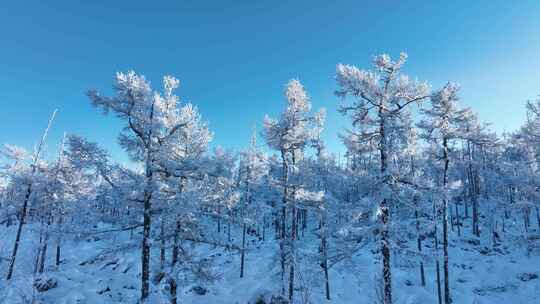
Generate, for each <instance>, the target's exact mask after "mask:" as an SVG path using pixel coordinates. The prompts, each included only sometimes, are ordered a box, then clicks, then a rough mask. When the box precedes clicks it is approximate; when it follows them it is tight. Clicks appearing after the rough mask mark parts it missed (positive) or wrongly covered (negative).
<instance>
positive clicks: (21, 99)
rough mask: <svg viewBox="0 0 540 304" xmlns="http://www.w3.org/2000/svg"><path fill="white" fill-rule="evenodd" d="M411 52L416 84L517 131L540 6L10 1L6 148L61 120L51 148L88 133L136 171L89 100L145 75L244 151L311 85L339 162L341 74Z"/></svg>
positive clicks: (0, 55) (1, 95) (532, 88)
mask: <svg viewBox="0 0 540 304" xmlns="http://www.w3.org/2000/svg"><path fill="white" fill-rule="evenodd" d="M402 50H403V51H406V52H407V53H408V54H409V63H408V64H407V66H406V67H405V71H406V72H407V73H409V74H410V75H412V76H415V77H418V78H419V79H421V80H427V81H429V82H430V83H431V84H432V85H433V87H434V88H437V87H440V86H441V85H443V84H444V83H445V82H446V81H448V80H452V81H456V82H459V83H460V84H461V85H462V102H463V104H465V105H468V106H472V107H473V108H474V110H475V111H476V112H478V113H479V115H480V118H481V119H482V120H483V121H488V122H491V123H493V126H494V128H495V129H496V130H497V131H499V132H500V131H503V130H514V129H516V128H517V127H519V125H520V124H521V122H522V121H523V119H524V108H523V105H524V103H525V101H526V100H528V99H533V98H535V97H536V96H537V95H538V94H540V1H487V0H486V1H359V0H351V1H105V0H99V1H98V0H94V1H82V0H81V1H74V0H70V1H25V0H18V1H2V4H0V103H1V104H2V110H1V111H0V126H1V132H0V143H6V142H9V143H12V144H17V145H21V146H25V147H27V148H30V147H32V145H33V144H35V143H36V141H37V140H38V138H39V136H40V133H41V132H42V130H43V128H44V125H45V124H46V121H47V118H48V116H49V114H50V113H51V112H52V110H53V109H55V108H58V109H59V113H58V119H57V121H56V123H55V125H54V127H53V131H52V133H51V141H50V145H51V146H53V145H54V144H55V143H57V142H58V140H59V139H60V138H61V136H62V133H63V132H65V131H66V132H71V133H78V134H81V135H84V136H87V137H88V138H90V139H91V140H94V141H97V142H99V143H100V144H101V145H102V146H104V147H105V148H107V149H108V150H109V151H110V152H111V154H113V156H115V157H116V158H117V159H119V160H120V161H125V160H126V157H125V154H124V153H123V152H122V151H121V150H120V148H119V147H118V145H117V144H116V136H117V134H118V131H119V129H120V126H121V123H120V122H119V121H118V120H116V119H115V118H112V117H105V116H102V115H101V114H100V113H99V111H97V110H96V109H94V108H92V107H91V106H90V103H89V101H88V99H87V98H86V96H85V95H84V92H85V91H86V90H87V89H89V88H97V89H98V90H101V91H104V92H106V93H110V92H111V86H112V81H113V77H114V73H115V72H116V71H125V70H128V69H134V70H136V71H137V72H140V73H142V74H145V75H146V76H147V78H148V79H150V80H151V81H152V82H153V84H154V85H156V86H157V85H158V84H159V83H160V81H161V76H162V75H163V74H164V73H169V74H172V75H174V76H176V77H178V78H180V80H181V88H180V90H179V91H178V93H179V95H180V96H181V97H182V99H183V100H184V101H190V102H193V103H194V104H196V105H197V106H198V107H199V109H200V111H201V112H202V115H203V116H204V117H205V118H206V119H207V120H208V121H209V122H210V126H211V129H212V130H213V131H214V133H215V140H214V145H216V144H217V145H222V146H224V147H231V148H234V149H239V148H242V147H244V146H246V145H247V144H248V142H249V134H250V130H251V126H252V125H254V124H258V125H259V126H260V123H261V121H262V119H263V116H264V114H265V113H268V114H270V115H271V116H277V115H278V113H279V111H281V109H282V108H283V106H284V101H283V97H282V91H283V86H284V84H285V83H286V82H287V81H288V80H289V79H290V78H293V77H298V78H299V79H300V80H301V81H302V82H303V83H304V85H305V86H306V88H307V90H308V92H309V94H310V96H311V97H312V101H313V103H314V107H315V108H318V107H326V108H327V111H328V116H329V117H328V126H327V128H326V131H325V139H326V140H327V142H328V146H329V148H330V149H331V150H333V151H339V150H340V149H342V148H341V147H342V145H341V143H340V141H339V139H338V138H337V133H338V132H339V131H341V130H342V128H343V126H345V125H347V123H348V122H347V121H346V120H344V119H343V118H342V117H341V116H340V115H339V114H337V113H336V105H337V98H336V97H334V96H333V91H334V90H335V89H336V86H335V81H334V75H335V66H336V64H337V63H350V64H355V65H358V66H360V67H368V65H369V63H370V60H371V58H372V56H373V55H376V54H378V53H381V52H386V53H389V54H390V55H394V56H397V54H398V53H399V52H400V51H402ZM53 148H54V147H51V148H50V151H51V152H50V153H52V150H54V149H53Z"/></svg>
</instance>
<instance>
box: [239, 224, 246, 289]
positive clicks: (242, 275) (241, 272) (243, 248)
mask: <svg viewBox="0 0 540 304" xmlns="http://www.w3.org/2000/svg"><path fill="white" fill-rule="evenodd" d="M245 255H246V223H244V224H243V225H242V255H241V256H240V278H243V277H244V259H245Z"/></svg>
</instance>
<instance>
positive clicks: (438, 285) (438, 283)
mask: <svg viewBox="0 0 540 304" xmlns="http://www.w3.org/2000/svg"><path fill="white" fill-rule="evenodd" d="M435 267H437V296H438V298H439V304H442V295H441V274H440V271H439V268H440V267H439V260H438V259H437V263H436V265H435Z"/></svg>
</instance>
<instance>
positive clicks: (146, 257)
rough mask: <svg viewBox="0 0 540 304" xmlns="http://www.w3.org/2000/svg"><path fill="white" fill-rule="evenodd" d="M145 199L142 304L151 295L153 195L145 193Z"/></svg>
mask: <svg viewBox="0 0 540 304" xmlns="http://www.w3.org/2000/svg"><path fill="white" fill-rule="evenodd" d="M145 192H146V193H145V199H144V215H143V217H144V218H143V239H142V254H141V264H142V276H141V302H142V303H144V302H145V301H146V299H147V298H148V295H149V294H150V284H149V278H150V226H151V215H150V208H151V206H152V205H151V202H150V199H151V197H152V195H151V194H150V193H149V192H147V191H145Z"/></svg>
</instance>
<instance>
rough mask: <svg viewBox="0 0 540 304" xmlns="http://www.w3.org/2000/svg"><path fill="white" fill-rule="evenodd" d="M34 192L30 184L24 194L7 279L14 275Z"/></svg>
mask: <svg viewBox="0 0 540 304" xmlns="http://www.w3.org/2000/svg"><path fill="white" fill-rule="evenodd" d="M31 194H32V184H31V183H30V184H28V187H27V189H26V195H25V196H24V201H23V207H22V210H21V214H20V219H19V226H18V227H17V234H16V235H15V243H13V251H12V252H11V260H10V262H9V268H8V273H7V276H6V280H8V281H9V280H11V277H12V276H13V269H14V267H15V259H16V258H17V251H18V250H19V243H20V241H21V233H22V228H23V226H24V221H25V219H26V210H27V209H28V201H29V200H30V195H31Z"/></svg>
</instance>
